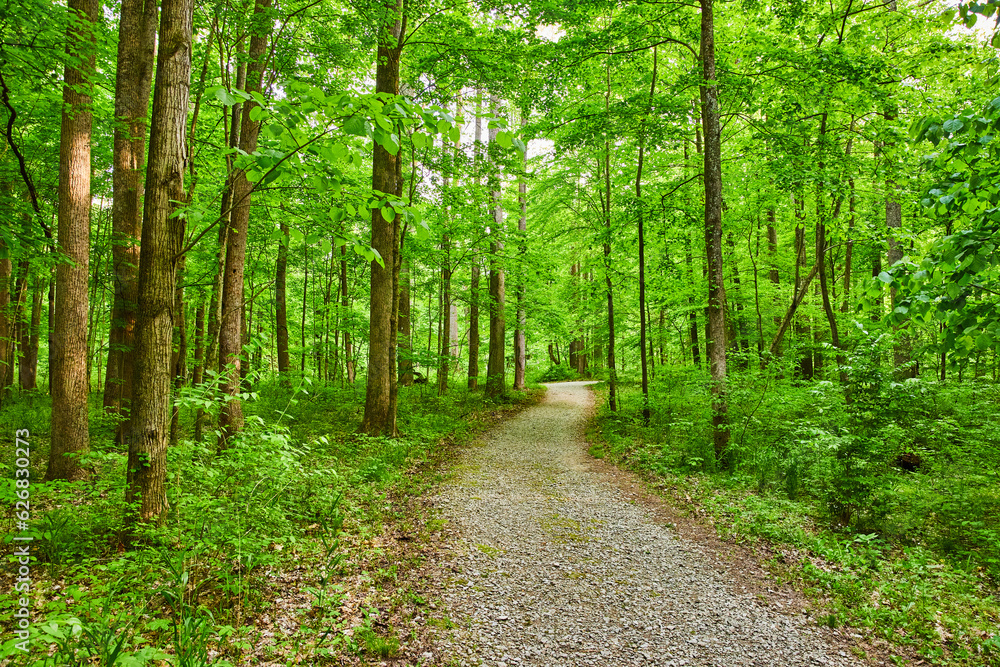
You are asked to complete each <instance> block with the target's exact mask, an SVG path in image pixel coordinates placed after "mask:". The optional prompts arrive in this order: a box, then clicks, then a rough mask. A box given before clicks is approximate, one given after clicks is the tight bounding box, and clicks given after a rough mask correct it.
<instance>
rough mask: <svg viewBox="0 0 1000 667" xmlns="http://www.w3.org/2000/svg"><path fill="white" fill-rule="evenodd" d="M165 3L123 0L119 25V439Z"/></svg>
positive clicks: (110, 371)
mask: <svg viewBox="0 0 1000 667" xmlns="http://www.w3.org/2000/svg"><path fill="white" fill-rule="evenodd" d="M158 8H159V3H157V2H154V1H153V0H123V1H122V8H121V21H120V22H119V25H118V59H117V65H118V68H117V71H116V74H115V120H116V122H115V136H114V170H113V179H112V192H113V204H112V209H111V261H112V264H113V268H114V272H113V275H114V302H113V305H112V309H111V329H110V333H109V340H108V361H107V369H106V373H105V382H104V409H105V410H107V411H108V412H109V413H116V414H119V415H121V417H122V419H123V421H121V422H119V425H118V427H117V430H116V439H117V440H118V441H119V442H122V441H124V436H125V432H126V431H127V430H128V415H129V407H130V402H131V399H132V378H133V375H134V369H133V360H134V359H135V355H134V354H133V352H134V346H135V324H136V301H137V298H138V297H137V290H138V282H137V278H138V271H139V245H138V241H139V237H140V236H141V235H142V195H143V183H142V181H143V169H144V167H145V164H146V132H147V127H146V114H147V112H148V110H149V92H150V86H151V83H152V80H153V67H154V65H155V63H154V53H155V51H156V18H157V13H158Z"/></svg>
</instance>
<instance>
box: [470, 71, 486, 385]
mask: <svg viewBox="0 0 1000 667" xmlns="http://www.w3.org/2000/svg"><path fill="white" fill-rule="evenodd" d="M482 101H483V96H482V91H480V90H476V121H475V141H474V143H473V158H472V159H473V166H472V172H473V173H474V174H475V175H476V178H475V184H476V192H477V193H478V192H479V186H480V185H481V183H482V182H481V179H480V177H479V173H480V170H479V167H480V164H481V162H482V150H483V121H482V118H481V116H482V107H483V105H482ZM471 274H472V275H471V277H470V278H469V375H468V378H469V391H476V390H477V389H479V342H480V341H479V274H480V268H479V257H478V255H476V254H473V255H472V269H471Z"/></svg>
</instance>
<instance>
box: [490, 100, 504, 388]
mask: <svg viewBox="0 0 1000 667" xmlns="http://www.w3.org/2000/svg"><path fill="white" fill-rule="evenodd" d="M499 105H500V101H499V99H498V98H497V97H496V96H495V95H494V96H492V97H491V98H490V108H491V109H492V110H493V113H494V114H495V113H496V112H497V107H499ZM491 125H493V127H490V128H489V136H490V150H491V151H494V150H496V148H497V143H496V141H497V134H498V133H499V128H498V127H496V125H495V124H492V123H491ZM490 204H491V205H490V208H491V210H492V213H493V223H492V224H491V225H490V344H489V355H488V360H487V363H486V395H487V396H489V397H490V398H496V397H498V396H501V395H502V394H503V393H504V392H505V391H506V390H507V380H506V373H505V371H506V368H505V365H504V362H505V353H506V321H505V319H504V308H505V305H506V304H505V301H506V299H505V296H506V288H505V285H504V282H505V276H504V267H503V259H502V253H503V247H504V242H503V236H504V233H503V225H504V213H503V205H502V204H501V202H500V175H499V174H498V173H497V167H496V166H494V167H493V168H492V169H491V170H490Z"/></svg>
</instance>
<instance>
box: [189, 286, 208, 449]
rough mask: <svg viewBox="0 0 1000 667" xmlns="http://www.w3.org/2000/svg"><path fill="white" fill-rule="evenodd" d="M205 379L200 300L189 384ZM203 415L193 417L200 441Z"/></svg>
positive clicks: (203, 336)
mask: <svg viewBox="0 0 1000 667" xmlns="http://www.w3.org/2000/svg"><path fill="white" fill-rule="evenodd" d="M204 381H205V302H204V300H202V301H201V302H200V303H199V304H198V309H197V310H196V311H195V313H194V372H193V374H192V377H191V386H193V387H200V386H201V385H202V383H203V382H204ZM204 416H205V413H204V412H202V411H201V410H199V411H198V412H197V413H195V418H194V441H195V442H201V439H202V438H203V437H204V428H205V425H204V423H203V422H204Z"/></svg>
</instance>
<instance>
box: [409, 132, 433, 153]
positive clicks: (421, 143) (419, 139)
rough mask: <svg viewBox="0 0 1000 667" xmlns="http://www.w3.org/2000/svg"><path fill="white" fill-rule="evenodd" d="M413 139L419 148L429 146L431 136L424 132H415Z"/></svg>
mask: <svg viewBox="0 0 1000 667" xmlns="http://www.w3.org/2000/svg"><path fill="white" fill-rule="evenodd" d="M412 141H413V145H414V146H415V147H416V148H418V149H420V148H427V145H428V143H429V142H430V138H429V137H428V136H427V135H426V134H424V133H423V132H414V133H413V137H412Z"/></svg>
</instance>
